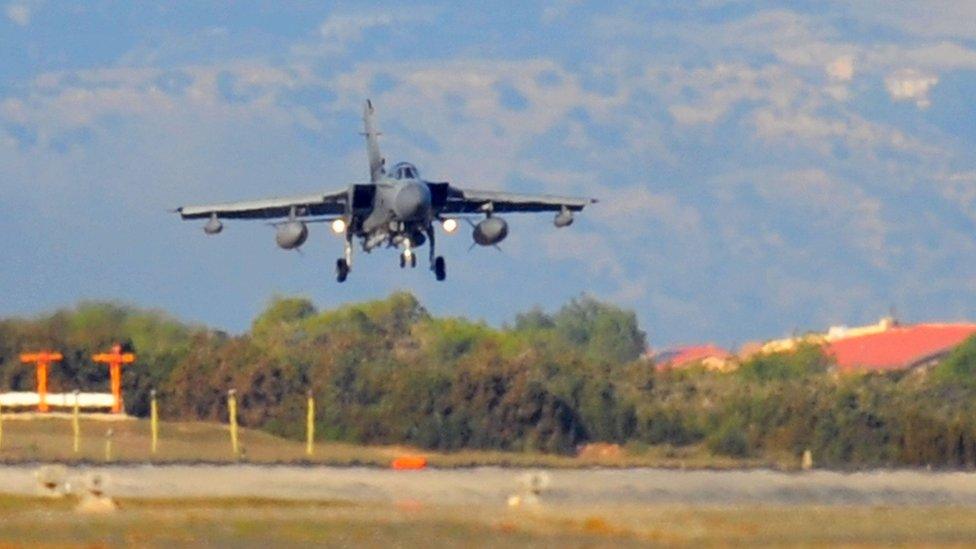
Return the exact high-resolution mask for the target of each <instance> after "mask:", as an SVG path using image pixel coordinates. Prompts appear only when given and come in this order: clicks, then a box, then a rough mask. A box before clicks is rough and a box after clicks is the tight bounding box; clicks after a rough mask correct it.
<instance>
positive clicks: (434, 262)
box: [427, 225, 447, 282]
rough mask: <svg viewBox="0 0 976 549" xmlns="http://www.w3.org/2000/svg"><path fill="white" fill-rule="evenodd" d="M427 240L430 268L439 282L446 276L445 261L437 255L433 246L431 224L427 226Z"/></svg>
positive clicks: (432, 228) (432, 227)
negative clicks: (428, 243)
mask: <svg viewBox="0 0 976 549" xmlns="http://www.w3.org/2000/svg"><path fill="white" fill-rule="evenodd" d="M427 240H428V241H429V242H430V270H432V271H434V278H436V279H437V281H438V282H440V281H442V280H444V279H445V278H447V263H446V262H445V261H444V257H443V256H439V255H437V251H436V248H435V247H434V226H433V225H431V226H429V227H428V228H427Z"/></svg>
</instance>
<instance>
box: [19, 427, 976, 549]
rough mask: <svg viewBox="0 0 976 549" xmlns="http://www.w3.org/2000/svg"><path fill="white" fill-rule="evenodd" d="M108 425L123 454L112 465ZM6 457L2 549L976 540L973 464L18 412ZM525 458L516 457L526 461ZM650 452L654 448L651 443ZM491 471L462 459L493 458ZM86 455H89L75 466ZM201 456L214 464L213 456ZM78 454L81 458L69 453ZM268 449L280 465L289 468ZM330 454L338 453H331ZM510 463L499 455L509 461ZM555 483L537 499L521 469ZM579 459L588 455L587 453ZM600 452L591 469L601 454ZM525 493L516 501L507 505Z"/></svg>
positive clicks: (941, 542) (489, 460)
mask: <svg viewBox="0 0 976 549" xmlns="http://www.w3.org/2000/svg"><path fill="white" fill-rule="evenodd" d="M109 427H111V428H112V429H113V431H114V433H115V434H114V437H113V444H114V451H115V453H116V455H115V456H113V459H115V460H118V461H113V463H103V461H104V440H105V437H104V434H105V431H106V430H107V429H108V428H109ZM3 429H4V434H3V437H4V438H3V443H2V444H3V450H2V452H0V457H2V459H4V460H5V461H6V462H7V465H5V466H2V467H0V547H3V546H7V545H15V546H16V545H27V544H31V545H33V544H46V545H52V546H65V545H86V546H87V545H107V546H166V545H173V544H174V543H176V544H179V545H180V546H184V545H194V544H200V545H221V546H222V545H231V544H234V545H244V546H262V547H264V546H280V545H308V544H312V543H314V544H317V545H325V546H329V545H333V546H364V545H365V546H381V545H384V546H397V547H416V546H423V547H431V546H448V545H449V546H464V547H469V546H470V547H479V546H481V547H484V546H513V545H514V546H525V545H530V546H547V547H555V546H559V547H603V546H613V547H627V546H634V547H637V546H647V545H649V544H655V543H659V544H665V545H686V546H700V545H723V546H727V545H745V546H754V545H769V544H772V545H823V544H843V545H879V544H884V545H892V544H902V545H933V544H939V545H945V544H956V545H966V544H971V543H973V540H976V474H972V473H966V472H927V471H875V472H857V473H841V472H831V471H812V472H806V473H799V472H784V471H774V470H770V469H762V468H760V469H755V468H753V469H730V470H718V469H708V470H705V469H697V470H695V469H692V468H691V466H690V465H689V469H687V470H677V469H663V468H647V467H624V465H640V463H629V462H628V461H626V460H632V459H633V460H636V459H637V458H635V457H633V456H630V457H627V456H624V457H621V456H616V457H614V458H613V459H612V460H608V462H607V463H604V465H612V467H610V468H607V467H600V466H599V465H600V464H599V462H598V461H599V460H598V459H597V458H592V459H594V460H595V461H593V462H581V461H580V460H579V459H578V458H569V457H558V458H557V457H552V456H521V455H519V454H514V455H509V454H503V453H465V454H461V455H460V457H459V455H453V454H436V453H428V454H427V455H428V457H429V458H430V460H431V463H432V464H434V465H443V466H444V468H441V467H436V466H434V467H431V468H429V469H427V470H423V471H394V470H391V469H389V468H388V464H389V460H390V459H391V458H392V457H394V456H396V455H398V454H400V453H402V452H404V449H403V448H396V447H359V446H354V445H342V444H320V445H318V446H317V447H316V454H315V457H314V460H313V461H314V463H313V462H305V461H304V460H305V456H304V445H303V444H302V443H300V442H294V441H283V440H281V439H278V438H275V437H272V436H270V435H268V434H266V433H261V432H255V431H245V432H243V433H242V442H243V444H244V446H245V448H246V450H247V454H246V459H247V462H246V463H230V462H231V461H232V459H231V458H230V456H229V442H228V441H227V432H226V428H225V427H223V426H220V425H215V424H200V423H187V424H180V423H168V424H164V425H163V428H162V429H161V437H162V438H161V440H160V447H159V448H160V453H159V454H158V455H156V456H152V458H151V459H150V456H149V453H148V447H149V446H148V425H147V424H145V422H141V421H135V420H126V421H111V422H107V421H95V420H86V422H85V423H84V424H83V425H82V431H83V433H84V434H85V436H84V438H83V439H82V441H83V444H82V451H81V452H80V453H79V454H77V455H76V454H74V453H73V452H72V451H71V429H70V422H67V421H63V420H57V419H43V420H30V421H28V420H7V421H4V425H3ZM523 459H524V460H526V461H525V462H524V463H520V461H519V460H523ZM641 459H648V458H647V457H646V456H645V457H643V458H641ZM51 460H59V461H61V462H62V463H67V464H68V466H67V468H66V470H65V472H64V475H65V478H64V481H65V482H66V483H67V484H68V485H70V488H69V489H67V491H68V492H69V494H68V495H67V496H65V497H62V498H57V499H52V498H48V497H41V496H39V495H38V494H39V493H40V492H41V489H40V488H39V486H38V482H37V480H36V473H37V472H38V470H39V469H40V468H42V467H45V465H42V463H43V462H49V461H51ZM492 460H495V461H494V463H495V466H490V467H460V468H459V467H455V466H458V465H470V464H472V463H492ZM78 461H83V462H82V463H77V462H78ZM201 462H205V463H201ZM72 463H74V464H72ZM273 463H278V464H277V465H275V464H273ZM323 463H334V464H338V465H332V466H327V465H323ZM499 465H502V466H499ZM545 465H553V467H552V468H546V469H545V470H544V471H543V472H542V473H541V474H543V475H544V476H545V478H546V483H545V486H544V488H543V489H542V492H541V495H540V496H539V501H538V503H532V502H526V501H527V500H529V499H531V498H529V497H527V496H526V491H525V482H524V479H525V478H527V477H528V476H530V475H538V474H540V473H539V469H538V467H539V466H545ZM581 465H590V466H583V467H581ZM592 465H597V466H596V467H593V466H592ZM92 476H98V477H100V478H103V479H105V481H106V484H105V489H106V491H107V493H108V494H109V495H110V496H112V497H113V498H114V500H115V501H116V502H117V503H118V505H119V508H118V509H117V510H116V511H114V512H108V513H103V514H84V513H79V512H77V511H76V507H77V506H78V504H79V501H81V500H80V499H79V498H84V497H85V496H84V493H85V490H84V489H83V486H84V485H85V479H90V478H92ZM513 495H517V496H519V497H520V498H522V500H521V501H522V502H523V503H522V504H521V505H518V506H514V507H513V506H510V505H509V499H510V498H511V496H513Z"/></svg>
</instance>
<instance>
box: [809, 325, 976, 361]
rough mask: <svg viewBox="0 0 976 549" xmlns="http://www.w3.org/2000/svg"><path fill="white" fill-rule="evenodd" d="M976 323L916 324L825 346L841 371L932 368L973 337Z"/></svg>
mask: <svg viewBox="0 0 976 549" xmlns="http://www.w3.org/2000/svg"><path fill="white" fill-rule="evenodd" d="M973 334H976V324H970V323H958V324H915V325H910V326H898V325H893V326H890V327H889V328H888V329H886V330H882V331H873V332H872V331H868V332H862V333H855V335H853V336H849V337H843V338H837V339H834V340H833V341H829V342H827V343H826V345H825V347H824V351H825V352H826V353H827V354H828V355H830V356H832V357H833V359H834V360H835V361H836V362H837V369H838V370H839V371H840V372H845V373H848V372H865V371H874V372H878V371H894V370H905V369H908V368H914V367H917V366H926V365H930V364H932V363H934V362H936V361H938V360H940V359H942V358H944V357H945V356H946V355H948V354H949V353H950V352H952V350H953V349H955V348H956V347H958V346H959V344H961V343H962V342H963V341H965V340H966V339H967V338H968V337H970V336H971V335H973Z"/></svg>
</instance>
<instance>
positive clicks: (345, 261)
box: [336, 237, 352, 282]
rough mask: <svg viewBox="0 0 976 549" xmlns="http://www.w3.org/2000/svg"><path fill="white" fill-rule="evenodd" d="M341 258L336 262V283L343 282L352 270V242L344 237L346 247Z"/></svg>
mask: <svg viewBox="0 0 976 549" xmlns="http://www.w3.org/2000/svg"><path fill="white" fill-rule="evenodd" d="M344 252H345V253H344V254H343V257H340V258H339V259H337V260H336V281H338V282H345V281H346V277H348V276H349V271H350V270H352V241H351V240H350V239H349V237H346V247H345V250H344Z"/></svg>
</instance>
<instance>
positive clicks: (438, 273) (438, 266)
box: [434, 257, 447, 280]
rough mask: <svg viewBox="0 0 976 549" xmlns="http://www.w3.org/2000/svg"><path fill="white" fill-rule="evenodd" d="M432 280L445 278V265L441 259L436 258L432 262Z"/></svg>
mask: <svg viewBox="0 0 976 549" xmlns="http://www.w3.org/2000/svg"><path fill="white" fill-rule="evenodd" d="M434 278H436V279H437V280H444V279H445V278H447V264H446V263H445V262H444V258H443V257H438V258H437V259H435V260H434Z"/></svg>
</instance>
